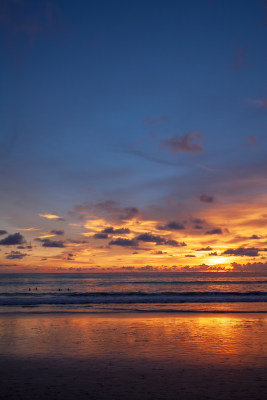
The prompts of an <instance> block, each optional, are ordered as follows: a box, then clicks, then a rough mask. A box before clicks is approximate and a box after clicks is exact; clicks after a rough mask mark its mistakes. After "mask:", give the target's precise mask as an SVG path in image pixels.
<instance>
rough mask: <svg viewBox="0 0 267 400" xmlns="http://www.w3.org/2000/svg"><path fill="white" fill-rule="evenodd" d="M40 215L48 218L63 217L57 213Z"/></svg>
mask: <svg viewBox="0 0 267 400" xmlns="http://www.w3.org/2000/svg"><path fill="white" fill-rule="evenodd" d="M39 216H40V217H42V218H47V219H62V218H61V217H60V216H59V215H56V214H39Z"/></svg>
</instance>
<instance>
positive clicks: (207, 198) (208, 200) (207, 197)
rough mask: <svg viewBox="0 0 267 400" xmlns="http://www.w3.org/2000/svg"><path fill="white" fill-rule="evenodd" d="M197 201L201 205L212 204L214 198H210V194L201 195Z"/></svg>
mask: <svg viewBox="0 0 267 400" xmlns="http://www.w3.org/2000/svg"><path fill="white" fill-rule="evenodd" d="M199 200H200V201H201V202H202V203H213V202H214V197H213V196H211V195H210V194H206V193H203V194H202V195H201V196H200V197H199Z"/></svg>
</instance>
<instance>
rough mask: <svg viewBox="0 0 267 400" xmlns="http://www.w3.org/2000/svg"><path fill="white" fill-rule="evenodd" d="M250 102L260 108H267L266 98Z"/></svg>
mask: <svg viewBox="0 0 267 400" xmlns="http://www.w3.org/2000/svg"><path fill="white" fill-rule="evenodd" d="M250 102H251V103H252V104H255V105H256V106H259V107H261V108H267V98H266V99H262V100H256V99H250Z"/></svg>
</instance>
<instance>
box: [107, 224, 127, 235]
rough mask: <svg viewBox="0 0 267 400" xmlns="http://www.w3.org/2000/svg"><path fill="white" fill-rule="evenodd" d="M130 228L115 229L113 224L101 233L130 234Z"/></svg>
mask: <svg viewBox="0 0 267 400" xmlns="http://www.w3.org/2000/svg"><path fill="white" fill-rule="evenodd" d="M130 232H131V231H130V229H128V228H118V229H114V228H113V226H109V227H108V228H105V229H104V230H103V231H102V232H101V233H109V234H118V235H123V234H128V233H130Z"/></svg>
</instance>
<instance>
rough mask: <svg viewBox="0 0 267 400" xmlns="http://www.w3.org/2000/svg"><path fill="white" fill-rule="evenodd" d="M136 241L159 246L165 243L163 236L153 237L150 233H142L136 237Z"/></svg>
mask: <svg viewBox="0 0 267 400" xmlns="http://www.w3.org/2000/svg"><path fill="white" fill-rule="evenodd" d="M136 240H139V241H142V242H151V243H157V244H163V243H165V239H164V238H162V237H161V236H158V235H152V234H150V233H142V234H141V235H139V236H137V237H136Z"/></svg>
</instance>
